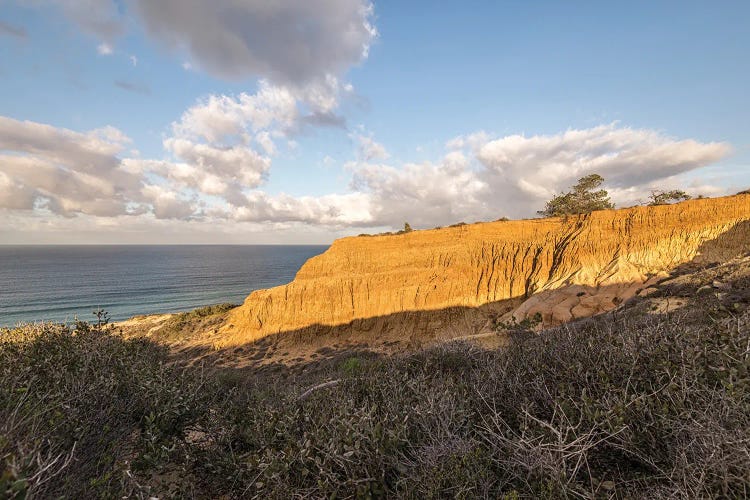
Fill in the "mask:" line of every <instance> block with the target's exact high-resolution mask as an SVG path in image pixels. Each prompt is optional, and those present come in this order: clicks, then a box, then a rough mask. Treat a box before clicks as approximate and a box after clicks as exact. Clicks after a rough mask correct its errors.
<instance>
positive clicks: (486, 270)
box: [213, 195, 750, 347]
mask: <svg viewBox="0 0 750 500" xmlns="http://www.w3.org/2000/svg"><path fill="white" fill-rule="evenodd" d="M749 221H750V195H739V196H731V197H725V198H715V199H703V200H693V201H688V202H684V203H680V204H677V205H668V206H659V207H634V208H628V209H621V210H609V211H601V212H594V213H591V214H588V215H584V216H577V217H570V218H568V219H567V220H563V219H540V220H523V221H507V222H491V223H481V224H472V225H464V226H459V227H452V228H444V229H436V230H428V231H414V232H411V233H407V234H403V235H391V236H372V237H352V238H343V239H340V240H337V241H336V242H334V243H333V245H332V246H331V248H330V249H328V250H327V251H326V252H325V253H323V254H321V255H319V256H317V257H313V258H312V259H310V260H309V261H308V262H307V263H305V265H304V266H303V267H302V268H301V269H300V270H299V272H298V273H297V276H296V278H295V279H294V281H292V282H291V283H289V284H288V285H285V286H280V287H276V288H272V289H268V290H258V291H256V292H253V293H252V294H251V295H250V296H249V297H248V298H247V299H246V300H245V303H244V304H243V305H242V306H240V307H238V308H237V309H235V310H234V311H233V312H232V313H231V314H230V316H229V318H228V320H227V322H226V324H225V325H224V326H223V327H222V328H221V330H220V332H219V335H217V336H216V337H215V338H214V340H213V343H214V345H215V346H216V347H225V346H229V345H237V344H242V343H245V342H249V341H253V340H256V339H259V338H262V337H265V336H267V335H271V334H276V333H280V332H288V331H302V332H304V331H306V330H309V331H316V329H317V330H319V329H320V327H321V325H322V326H326V327H331V326H337V325H347V324H350V325H366V324H367V325H366V326H363V327H362V328H363V329H364V330H366V331H368V332H369V334H371V335H377V334H378V331H377V328H378V327H377V326H376V325H377V324H378V323H374V321H376V319H377V318H381V319H382V318H383V317H398V316H399V315H401V316H404V317H410V316H414V315H413V314H411V313H413V312H417V311H419V313H417V314H418V315H419V317H420V318H421V319H420V321H421V322H422V323H424V316H425V314H427V316H428V317H430V320H429V321H428V323H429V325H428V326H429V328H435V329H439V328H441V327H442V326H444V323H445V322H447V321H453V320H454V319H455V315H453V316H450V317H443V316H441V313H440V312H439V311H444V310H447V309H449V308H461V309H460V310H469V311H471V310H473V309H475V308H478V307H479V306H486V305H487V304H491V303H498V302H499V301H506V303H510V304H513V307H512V313H513V314H514V315H515V316H516V317H517V318H519V319H520V318H523V317H525V316H529V315H533V314H535V313H537V312H539V313H541V314H542V316H543V317H544V320H545V323H547V324H554V323H559V322H561V321H567V320H569V319H572V318H576V317H582V316H589V315H592V314H596V313H598V312H603V311H607V310H610V309H612V308H614V307H616V306H617V305H618V304H619V303H621V302H622V301H623V300H626V299H627V298H629V297H631V296H632V295H633V294H634V293H636V292H637V291H638V290H639V289H641V288H643V287H644V284H647V283H648V281H649V280H653V279H656V278H658V277H660V276H663V275H664V274H665V273H667V272H668V271H670V270H672V269H674V268H675V267H677V266H679V265H682V264H685V263H688V262H694V263H708V262H711V261H717V262H718V261H721V260H725V259H727V258H731V257H734V256H736V255H739V254H741V253H744V252H746V251H748V250H750V223H749ZM508 299H514V300H508ZM463 308H468V309H463ZM429 311H435V313H434V314H433V315H432V316H430V314H432V313H429ZM425 312H427V313H425ZM451 318H453V319H451ZM368 322H369V323H368ZM381 322H382V321H381ZM392 326H393V325H390V327H391V328H392Z"/></svg>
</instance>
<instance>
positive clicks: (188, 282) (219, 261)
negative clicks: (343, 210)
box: [0, 245, 328, 327]
mask: <svg viewBox="0 0 750 500" xmlns="http://www.w3.org/2000/svg"><path fill="white" fill-rule="evenodd" d="M327 248H328V245H0V326H6V327H7V326H15V325H16V324H18V323H29V322H37V321H53V322H72V321H74V320H75V319H76V318H78V319H82V320H93V319H95V316H94V315H93V311H94V310H96V309H99V308H101V309H103V310H105V311H107V312H108V313H109V315H110V319H111V321H122V320H125V319H128V318H130V317H133V316H138V315H143V314H160V313H172V312H179V311H188V310H191V309H195V308H197V307H201V306H205V305H210V304H218V303H225V302H229V303H235V304H240V303H242V301H243V300H244V299H245V297H247V295H249V294H250V293H251V292H252V291H254V290H258V289H262V288H270V287H274V286H278V285H283V284H285V283H288V282H290V281H291V280H293V279H294V276H295V274H296V273H297V271H298V270H299V268H300V267H301V266H302V264H304V263H305V261H307V259H309V258H310V257H313V256H315V255H318V254H320V253H322V252H324V251H325V250H326V249H327Z"/></svg>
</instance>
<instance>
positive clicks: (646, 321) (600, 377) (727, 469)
mask: <svg viewBox="0 0 750 500" xmlns="http://www.w3.org/2000/svg"><path fill="white" fill-rule="evenodd" d="M749 268H750V262H748V259H747V258H746V259H744V260H743V261H741V263H740V264H733V265H731V266H720V267H719V268H715V269H709V270H705V271H701V272H700V273H698V274H697V275H696V276H697V277H696V278H690V279H688V280H680V279H679V278H678V279H673V280H671V281H667V282H665V284H664V285H660V286H659V287H657V288H656V289H655V290H652V292H653V293H650V294H649V295H648V297H637V298H636V299H634V300H633V301H631V302H629V303H628V304H627V305H626V307H625V308H623V309H621V310H620V311H619V312H618V313H616V314H608V315H602V316H598V317H595V318H591V319H588V320H583V321H579V322H575V323H570V324H568V325H565V326H562V327H559V328H554V329H550V330H546V331H544V332H542V333H541V334H539V335H514V336H511V341H510V344H509V345H507V346H506V347H504V348H501V349H481V348H479V347H477V346H475V345H472V344H468V343H465V342H451V343H444V344H440V345H437V346H434V347H431V348H428V349H424V350H419V351H416V352H412V353H404V354H401V355H396V356H392V357H380V356H363V355H358V354H356V355H355V354H352V355H351V356H349V357H345V358H343V359H342V360H341V361H340V362H338V363H336V364H333V365H330V364H329V365H325V366H323V365H321V366H317V367H316V366H315V365H314V364H311V365H310V367H309V370H307V372H306V373H305V375H304V376H290V375H288V374H286V375H285V374H284V373H276V374H270V373H264V374H261V373H256V372H252V371H242V370H240V369H226V368H223V369H222V368H217V367H212V366H209V365H206V364H201V363H183V362H182V359H181V358H176V357H174V356H173V355H171V354H170V352H169V351H168V350H167V348H165V347H163V346H162V345H160V344H158V343H156V342H154V341H153V340H152V339H147V338H130V339H129V338H123V337H122V336H120V335H118V334H117V333H116V331H115V330H113V329H111V328H109V327H108V326H107V325H103V326H91V325H88V324H86V323H83V322H79V323H78V324H77V325H74V326H72V327H65V326H61V325H52V324H36V325H25V326H21V327H18V328H12V329H6V330H4V331H2V333H1V334H0V339H2V340H1V341H0V376H2V379H3V384H2V386H0V436H1V437H0V467H2V473H1V474H0V496H3V497H8V498H23V497H25V496H34V497H60V496H63V497H71V498H92V497H123V496H131V497H143V498H146V497H159V498H169V497H174V498H184V497H220V496H227V497H245V498H290V497H295V498H301V497H313V498H322V497H326V498H353V497H356V498H385V497H390V498H392V497H401V498H445V497H451V498H454V497H455V498H477V497H478V498H486V497H488V498H565V497H573V498H577V497H605V498H606V497H617V498H633V497H644V496H647V497H681V498H705V497H712V498H716V497H724V498H740V497H746V496H747V495H748V493H749V492H750V475H749V474H748V471H750V454H748V449H749V447H750V373H749V367H750V353H748V348H747V346H748V345H750V328H749V324H748V323H749V320H750V316H749V309H748V305H749V304H750V295H748V292H747V290H748V288H750V287H749V286H748V285H750V269H749ZM676 298H680V300H683V301H685V305H684V307H681V308H677V309H674V308H672V309H671V310H670V309H669V308H667V309H665V310H662V309H659V308H658V307H657V304H660V303H661V302H659V301H660V300H661V301H663V300H667V301H669V300H670V299H671V300H672V301H673V303H674V301H675V300H676ZM197 316H200V314H198V315H197ZM196 319H200V318H196ZM499 326H503V325H499ZM504 326H508V325H504ZM519 326H520V325H510V327H511V328H516V329H519V330H523V329H524V328H518V327H519ZM525 326H528V325H525ZM311 388H312V389H313V390H310V389H311ZM303 396H304V397H303Z"/></svg>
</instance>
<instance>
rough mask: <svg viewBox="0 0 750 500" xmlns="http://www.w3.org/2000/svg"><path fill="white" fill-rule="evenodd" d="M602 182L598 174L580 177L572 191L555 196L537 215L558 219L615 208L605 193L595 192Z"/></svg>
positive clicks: (602, 179)
mask: <svg viewBox="0 0 750 500" xmlns="http://www.w3.org/2000/svg"><path fill="white" fill-rule="evenodd" d="M603 182H604V178H602V176H600V175H598V174H591V175H587V176H586V177H582V178H580V179H578V183H577V184H576V185H574V186H573V187H572V191H569V192H567V193H563V194H560V195H558V196H555V197H554V198H552V199H551V200H550V201H548V202H547V204H546V205H545V207H544V210H540V211H539V212H538V213H539V215H541V216H543V217H559V216H566V215H574V214H586V213H589V212H593V211H595V210H607V209H611V208H615V206H614V204H613V203H612V202H611V201H610V199H609V195H608V193H607V191H605V190H604V189H599V190H596V191H595V189H596V188H598V187H599V186H601V184H602V183H603Z"/></svg>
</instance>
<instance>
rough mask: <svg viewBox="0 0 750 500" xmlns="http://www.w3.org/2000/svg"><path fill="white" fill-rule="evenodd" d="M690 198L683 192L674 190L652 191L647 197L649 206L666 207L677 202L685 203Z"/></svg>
mask: <svg viewBox="0 0 750 500" xmlns="http://www.w3.org/2000/svg"><path fill="white" fill-rule="evenodd" d="M690 198H692V197H691V196H690V195H689V194H687V193H686V192H685V191H682V190H680V189H674V190H671V191H653V192H652V193H651V195H650V196H649V200H651V201H649V203H648V205H649V206H652V207H653V206H657V205H666V204H668V203H674V202H678V201H685V200H689V199H690Z"/></svg>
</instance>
